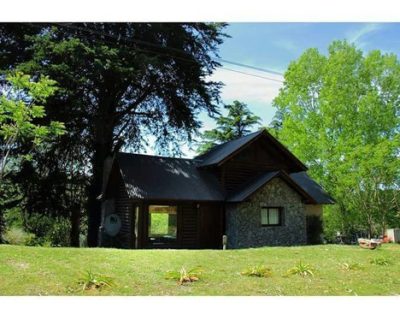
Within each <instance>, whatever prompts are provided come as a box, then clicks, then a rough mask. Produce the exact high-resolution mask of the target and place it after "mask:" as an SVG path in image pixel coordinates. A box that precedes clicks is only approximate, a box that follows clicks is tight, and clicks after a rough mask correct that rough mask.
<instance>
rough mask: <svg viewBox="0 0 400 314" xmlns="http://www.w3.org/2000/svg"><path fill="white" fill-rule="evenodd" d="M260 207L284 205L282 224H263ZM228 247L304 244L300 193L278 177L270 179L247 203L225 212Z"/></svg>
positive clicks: (304, 233) (303, 220)
mask: <svg viewBox="0 0 400 314" xmlns="http://www.w3.org/2000/svg"><path fill="white" fill-rule="evenodd" d="M262 206H272V207H273V206H279V207H283V223H282V225H281V226H262V225H261V208H262ZM226 234H227V236H228V248H246V247H259V246H277V245H299V244H305V243H306V240H307V236H306V215H305V205H304V204H303V203H302V200H301V197H300V195H299V194H298V193H297V192H295V191H294V190H293V189H292V188H291V187H290V186H288V185H287V184H286V182H285V181H283V180H282V179H280V178H275V179H272V180H271V181H270V182H269V183H268V184H267V185H265V186H264V187H262V188H261V189H260V190H259V191H257V192H256V193H255V194H254V195H252V196H251V198H250V199H249V200H248V201H247V202H243V203H239V204H231V205H229V206H227V211H226Z"/></svg>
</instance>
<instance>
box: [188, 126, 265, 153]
mask: <svg viewBox="0 0 400 314" xmlns="http://www.w3.org/2000/svg"><path fill="white" fill-rule="evenodd" d="M262 132H264V129H261V130H258V131H255V132H251V133H249V134H247V135H243V136H241V137H238V138H235V139H233V140H230V141H226V142H224V143H221V144H217V145H215V146H213V147H212V148H211V149H210V150H209V151H207V152H205V153H203V154H200V155H197V156H196V157H194V158H193V159H200V157H201V156H204V155H206V154H208V153H210V152H211V151H213V150H215V149H217V148H220V147H222V146H224V145H226V144H229V143H232V142H234V141H237V140H241V139H243V138H245V137H248V136H252V135H255V134H256V133H262Z"/></svg>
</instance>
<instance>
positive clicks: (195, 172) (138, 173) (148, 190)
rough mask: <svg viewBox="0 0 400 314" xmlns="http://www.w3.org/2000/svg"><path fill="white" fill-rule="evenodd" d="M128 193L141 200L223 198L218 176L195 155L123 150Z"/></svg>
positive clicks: (121, 163) (120, 159)
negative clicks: (154, 154) (140, 152)
mask: <svg viewBox="0 0 400 314" xmlns="http://www.w3.org/2000/svg"><path fill="white" fill-rule="evenodd" d="M117 162H118V165H119V167H120V171H121V174H122V177H123V180H124V182H125V186H126V189H127V192H128V195H129V197H130V198H132V199H138V200H182V201H184V200H196V201H223V200H224V199H225V195H224V193H223V191H222V189H221V187H220V185H219V183H218V181H217V179H216V178H215V177H214V176H213V175H212V174H211V173H209V172H208V171H206V170H200V169H198V168H197V162H196V161H195V160H192V159H181V158H169V157H158V156H148V155H139V154H127V153H119V154H118V155H117Z"/></svg>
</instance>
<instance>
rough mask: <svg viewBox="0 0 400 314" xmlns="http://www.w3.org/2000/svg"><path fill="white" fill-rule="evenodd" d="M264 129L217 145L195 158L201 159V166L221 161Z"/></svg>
mask: <svg viewBox="0 0 400 314" xmlns="http://www.w3.org/2000/svg"><path fill="white" fill-rule="evenodd" d="M263 132H264V131H263V130H262V131H258V132H254V133H251V134H249V135H246V136H243V137H241V138H238V139H236V140H233V141H229V142H226V143H224V144H221V145H217V146H215V147H213V148H212V149H211V150H209V151H208V152H207V153H205V154H203V155H200V156H197V157H196V158H195V159H196V160H199V167H206V166H211V165H215V164H218V163H220V162H221V161H223V160H224V159H225V158H226V157H228V156H229V155H231V154H232V153H234V152H235V151H237V150H238V149H239V148H241V147H243V146H244V145H246V144H248V143H249V142H251V141H252V140H254V139H255V138H257V137H258V136H260V135H261V134H262V133H263Z"/></svg>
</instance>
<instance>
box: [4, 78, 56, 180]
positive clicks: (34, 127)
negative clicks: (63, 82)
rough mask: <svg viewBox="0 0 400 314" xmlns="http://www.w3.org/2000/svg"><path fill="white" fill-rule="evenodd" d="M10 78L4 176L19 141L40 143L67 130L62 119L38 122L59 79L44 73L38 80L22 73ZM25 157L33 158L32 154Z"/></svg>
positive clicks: (6, 117) (5, 126)
mask: <svg viewBox="0 0 400 314" xmlns="http://www.w3.org/2000/svg"><path fill="white" fill-rule="evenodd" d="M6 80H7V82H8V83H9V86H8V87H7V88H3V92H2V94H1V95H0V141H1V144H2V145H1V146H0V147H1V160H0V162H1V163H0V179H2V178H3V177H4V176H5V174H6V170H7V165H8V162H9V160H10V154H11V153H12V151H13V150H14V149H15V145H16V144H17V143H18V142H21V141H29V142H30V143H32V144H33V145H40V144H41V143H43V141H46V140H49V139H50V138H51V137H52V136H59V135H62V134H63V133H64V124H63V123H61V122H58V121H51V122H50V123H49V124H48V125H43V124H38V123H37V122H36V121H37V120H39V119H43V118H44V117H45V114H46V113H45V109H44V102H45V101H46V99H47V98H48V97H50V96H51V95H53V94H54V93H55V91H56V87H55V83H56V82H55V81H53V80H50V79H49V78H48V77H46V76H43V77H41V78H40V79H39V81H37V82H34V81H33V80H32V79H31V77H30V76H29V75H25V74H22V73H20V72H15V73H11V74H9V75H7V78H6ZM23 157H25V158H29V155H25V156H23Z"/></svg>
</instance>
